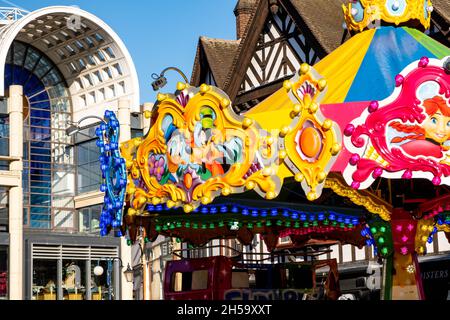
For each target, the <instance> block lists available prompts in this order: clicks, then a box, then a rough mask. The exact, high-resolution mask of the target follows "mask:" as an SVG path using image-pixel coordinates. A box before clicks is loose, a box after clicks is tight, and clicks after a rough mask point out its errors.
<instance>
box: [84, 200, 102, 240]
mask: <svg viewBox="0 0 450 320" xmlns="http://www.w3.org/2000/svg"><path fill="white" fill-rule="evenodd" d="M101 213H102V206H101V205H97V206H92V207H88V208H83V209H81V210H80V211H79V214H80V215H79V222H80V225H79V230H80V232H84V233H90V234H92V233H95V234H99V233H100V215H101Z"/></svg>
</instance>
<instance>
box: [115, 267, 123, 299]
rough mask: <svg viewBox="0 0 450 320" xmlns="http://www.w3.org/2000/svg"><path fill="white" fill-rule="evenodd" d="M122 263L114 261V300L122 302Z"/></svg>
mask: <svg viewBox="0 0 450 320" xmlns="http://www.w3.org/2000/svg"><path fill="white" fill-rule="evenodd" d="M119 264H120V262H119V260H114V277H113V279H114V280H113V283H114V300H120V280H121V279H120V278H121V277H120V265H119Z"/></svg>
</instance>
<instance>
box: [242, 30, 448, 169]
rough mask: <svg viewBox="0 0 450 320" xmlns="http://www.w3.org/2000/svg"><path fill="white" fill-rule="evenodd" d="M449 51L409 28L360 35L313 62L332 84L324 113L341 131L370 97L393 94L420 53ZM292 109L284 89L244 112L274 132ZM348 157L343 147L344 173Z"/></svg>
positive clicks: (441, 54)
mask: <svg viewBox="0 0 450 320" xmlns="http://www.w3.org/2000/svg"><path fill="white" fill-rule="evenodd" d="M448 55H450V49H449V48H447V47H446V46H444V45H442V44H440V43H439V42H437V41H435V40H434V39H432V38H430V37H428V36H427V35H426V34H424V33H422V32H421V31H418V30H416V29H412V28H408V27H381V28H379V29H371V30H366V31H364V32H362V33H359V34H357V35H355V36H354V37H352V38H351V39H350V40H348V41H347V42H345V43H344V44H343V45H342V46H340V47H339V48H338V49H336V50H335V51H334V52H332V53H331V54H330V55H328V56H327V57H326V58H324V59H323V60H321V61H320V62H319V63H318V64H316V65H315V66H314V68H315V70H316V71H318V73H319V74H320V75H321V76H323V77H324V78H325V79H326V80H327V82H328V91H327V94H326V95H325V97H324V99H323V100H322V102H321V106H320V108H321V111H322V113H323V114H324V116H326V117H329V118H331V119H333V120H334V121H336V122H337V123H338V124H339V126H340V128H341V131H342V132H343V131H344V129H345V126H346V125H347V124H348V123H350V122H351V121H352V120H353V119H355V118H357V117H358V116H359V115H360V114H361V113H362V111H363V110H364V109H366V108H367V106H368V105H369V104H370V101H373V100H383V99H385V98H387V97H389V96H390V95H391V93H392V92H393V90H394V89H395V76H396V75H397V74H399V73H400V72H401V71H402V70H403V69H404V68H405V67H406V66H407V65H409V64H410V63H412V62H414V61H416V60H420V59H421V58H422V57H428V58H438V59H443V58H444V57H446V56H448ZM291 110H292V103H290V101H289V99H288V97H287V96H286V94H285V90H284V88H282V89H280V90H279V91H277V92H276V93H274V94H273V95H272V96H271V97H269V98H268V99H266V100H264V101H263V102H261V103H260V104H259V105H257V106H256V107H255V108H253V109H252V110H250V111H249V112H247V113H246V114H245V116H247V117H249V118H252V119H253V120H256V121H258V123H260V124H261V126H263V127H264V128H266V129H275V130H276V129H278V128H281V127H283V126H286V125H288V124H289V123H290V122H291V117H290V112H291ZM348 156H349V155H348V152H347V151H346V150H343V152H342V153H341V154H340V156H339V159H338V161H337V162H336V163H335V165H334V166H333V168H332V171H338V172H342V171H343V170H344V168H345V166H346V165H347V162H348V161H347V159H348ZM342 159H345V162H344V161H341V160H342ZM280 171H281V172H280V175H281V176H284V177H290V176H292V173H291V172H290V171H289V170H287V169H286V168H281V170H280Z"/></svg>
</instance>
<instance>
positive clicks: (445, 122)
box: [422, 111, 450, 144]
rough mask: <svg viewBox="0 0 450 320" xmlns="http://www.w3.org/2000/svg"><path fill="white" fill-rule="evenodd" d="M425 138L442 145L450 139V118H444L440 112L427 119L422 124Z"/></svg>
mask: <svg viewBox="0 0 450 320" xmlns="http://www.w3.org/2000/svg"><path fill="white" fill-rule="evenodd" d="M422 126H423V128H424V129H425V135H426V137H427V138H431V139H433V140H434V141H436V142H438V143H440V144H443V143H445V142H446V141H447V140H449V139H450V116H445V115H443V114H442V112H441V111H438V112H436V113H435V114H434V115H431V116H430V117H429V118H427V119H426V120H425V121H424V123H423V124H422Z"/></svg>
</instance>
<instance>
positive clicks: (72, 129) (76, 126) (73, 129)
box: [66, 116, 106, 136]
mask: <svg viewBox="0 0 450 320" xmlns="http://www.w3.org/2000/svg"><path fill="white" fill-rule="evenodd" d="M89 119H97V120H100V122H101V123H105V124H106V121H105V120H104V119H103V118H101V117H97V116H87V117H84V118H81V119H80V120H79V121H78V122H70V126H69V127H68V128H67V129H66V134H67V135H68V136H73V135H75V134H77V133H78V132H80V131H81V130H84V129H88V128H90V127H91V125H89V126H86V127H81V124H82V123H83V122H84V121H86V120H89Z"/></svg>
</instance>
